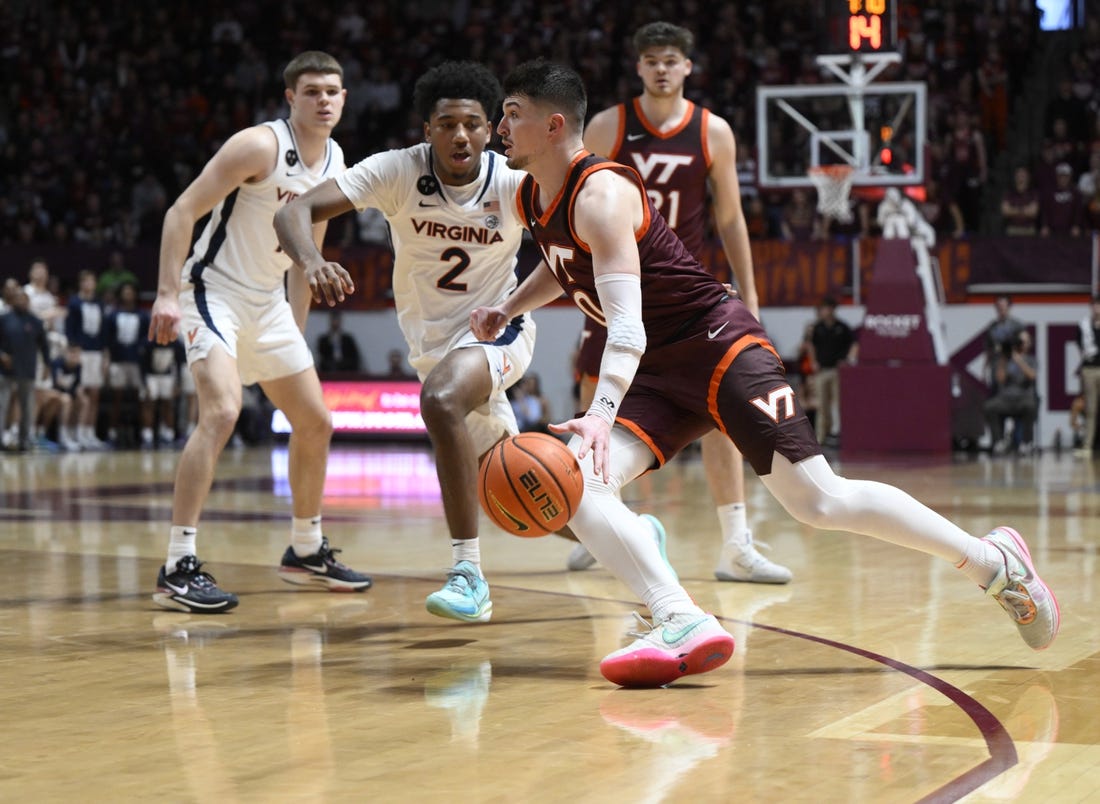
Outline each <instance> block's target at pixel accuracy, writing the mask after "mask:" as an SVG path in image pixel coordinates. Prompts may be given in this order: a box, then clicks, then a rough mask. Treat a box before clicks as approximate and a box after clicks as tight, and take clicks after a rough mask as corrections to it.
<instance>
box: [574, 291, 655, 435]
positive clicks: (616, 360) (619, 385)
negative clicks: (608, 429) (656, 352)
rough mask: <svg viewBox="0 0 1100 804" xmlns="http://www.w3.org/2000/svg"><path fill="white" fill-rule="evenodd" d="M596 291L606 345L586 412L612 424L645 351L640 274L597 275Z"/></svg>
mask: <svg viewBox="0 0 1100 804" xmlns="http://www.w3.org/2000/svg"><path fill="white" fill-rule="evenodd" d="M596 293H597V295H599V297H600V307H602V308H603V312H604V316H605V317H606V318H607V346H605V347H604V350H603V359H602V361H601V362H600V379H599V381H598V382H597V383H596V392H595V395H594V396H593V397H592V405H591V407H589V408H588V412H587V413H586V415H588V416H599V417H600V418H601V419H603V420H604V421H606V422H608V423H609V424H614V423H615V416H616V414H617V412H618V410H619V404H620V403H621V402H622V401H623V397H624V396H625V395H626V391H627V389H628V388H629V387H630V383H631V382H633V380H634V374H635V373H636V372H637V371H638V363H639V362H641V359H642V355H643V354H645V341H646V339H645V326H644V325H643V324H642V281H641V277H639V276H638V275H637V274H604V275H602V276H598V277H596Z"/></svg>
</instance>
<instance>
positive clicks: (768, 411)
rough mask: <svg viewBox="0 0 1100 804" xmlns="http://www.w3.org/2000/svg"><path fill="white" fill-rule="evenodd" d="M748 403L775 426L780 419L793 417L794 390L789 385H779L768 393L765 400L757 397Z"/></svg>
mask: <svg viewBox="0 0 1100 804" xmlns="http://www.w3.org/2000/svg"><path fill="white" fill-rule="evenodd" d="M749 401H750V402H751V403H752V404H754V405H755V406H756V407H757V408H759V409H760V410H761V411H762V412H763V413H764V415H766V416H767V417H768V418H769V419H771V420H772V421H773V422H775V423H776V424H779V420H780V418H783V419H791V418H793V417H794V390H792V389H791V386H789V385H781V386H780V387H779V388H776V389H775V390H774V391H768V398H767V399H764V397H762V396H758V397H756V398H755V399H750V400H749ZM780 409H782V415H780Z"/></svg>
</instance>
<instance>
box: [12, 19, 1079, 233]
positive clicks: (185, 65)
mask: <svg viewBox="0 0 1100 804" xmlns="http://www.w3.org/2000/svg"><path fill="white" fill-rule="evenodd" d="M821 5H822V4H818V3H813V2H809V0H779V2H773V3H769V4H763V3H754V2H749V3H736V4H734V3H730V4H721V5H720V6H719V7H718V8H717V9H715V8H714V7H712V6H708V5H707V4H702V3H686V4H685V3H672V2H658V3H652V4H623V3H609V4H603V5H602V6H601V5H598V4H591V3H582V2H560V3H554V2H549V3H548V2H537V3H536V2H535V1H534V0H511V2H507V3H505V2H500V1H499V0H467V2H461V3H428V2H423V3H404V4H401V3H373V4H358V3H351V2H347V3H343V4H315V3H312V4H311V3H306V2H304V1H303V0H286V1H285V2H282V3H280V4H278V5H277V6H273V7H271V8H275V9H276V10H275V11H274V13H273V12H272V11H271V8H269V7H268V6H266V5H265V4H262V3H256V2H249V1H248V0H238V1H237V2H233V3H228V4H225V3H212V2H209V0H196V2H193V3H191V4H189V5H188V8H187V14H177V13H175V11H174V10H173V9H171V8H169V7H168V6H158V5H157V4H144V3H122V2H117V0H116V2H107V3H89V4H83V3H71V2H41V3H10V4H4V5H3V6H2V7H0V31H2V33H0V37H3V40H2V42H0V64H3V67H4V74H5V75H9V76H18V77H19V80H15V81H9V82H7V83H6V84H5V87H4V89H3V92H4V94H5V97H4V99H3V102H2V103H0V242H9V243H10V242H21V243H40V242H51V243H65V242H73V241H75V242H81V243H89V244H94V245H111V246H116V247H120V248H126V247H129V246H131V245H133V244H135V243H156V242H157V240H158V239H159V234H160V224H161V221H162V217H163V213H164V210H165V208H166V206H167V204H168V203H169V202H170V201H171V200H172V199H173V198H175V196H176V195H177V194H178V193H179V192H180V191H181V190H182V188H183V187H185V186H186V185H187V184H188V183H189V182H190V180H191V179H192V178H193V177H194V175H195V172H196V170H198V169H199V167H200V166H201V165H203V164H204V163H205V162H206V160H207V159H208V158H209V157H210V155H211V154H212V152H213V151H214V150H216V149H217V148H218V147H219V146H220V145H221V143H222V142H223V141H224V140H225V139H226V138H227V137H228V136H229V135H230V134H232V133H233V132H234V131H236V130H238V129H240V128H242V127H244V126H247V125H249V124H252V123H254V122H259V121H263V120H268V119H272V118H275V117H278V116H280V115H281V114H285V111H286V110H285V108H284V107H283V104H282V100H281V98H282V85H281V70H282V67H283V65H284V64H285V62H286V60H287V59H288V58H289V57H290V56H291V55H293V54H295V53H296V52H298V51H300V50H303V49H308V48H315V49H323V50H326V51H329V52H331V53H333V54H334V55H335V56H336V57H337V58H339V60H340V61H341V62H342V63H343V65H344V67H345V69H346V75H345V84H346V86H347V88H348V103H347V108H346V111H345V115H344V120H343V122H342V123H341V125H340V127H339V128H338V129H337V137H338V138H339V140H340V142H341V143H342V145H343V147H344V150H345V152H346V154H347V156H348V159H349V162H354V161H356V160H358V159H360V158H362V157H363V156H366V155H367V154H369V153H373V152H375V151H377V150H379V149H383V148H389V147H401V146H404V145H407V144H410V143H412V142H416V141H419V140H420V139H422V133H421V127H420V121H419V120H417V119H416V115H415V113H413V111H412V110H411V104H410V94H411V88H412V85H413V82H414V81H415V79H416V77H417V76H418V75H419V74H420V73H421V72H422V71H423V70H424V69H426V68H427V67H429V66H431V65H432V64H433V63H436V62H438V61H441V60H443V59H448V58H468V59H475V60H480V61H483V62H485V63H487V64H489V65H490V66H491V67H492V68H493V70H494V71H495V72H497V73H498V74H501V75H503V74H504V73H505V72H507V70H508V69H509V68H510V67H511V66H513V65H514V64H515V63H517V62H518V61H520V60H523V59H526V58H529V57H531V56H536V55H541V56H545V57H548V58H552V59H558V60H564V61H567V62H569V63H571V64H573V65H574V66H576V67H577V68H578V69H579V71H580V73H581V74H582V76H583V77H584V79H585V81H586V83H587V86H588V88H589V92H590V103H589V107H590V108H591V109H599V108H603V107H605V106H607V105H609V104H611V103H613V102H617V101H619V100H621V99H623V98H626V97H629V96H630V95H631V94H633V93H634V92H635V91H636V84H637V81H636V78H635V71H634V63H633V62H634V54H633V53H632V51H631V47H630V34H631V33H632V32H633V31H634V30H635V29H636V28H637V27H638V26H639V25H641V24H643V23H645V22H648V21H651V20H653V19H659V18H667V19H672V20H675V21H676V22H677V23H679V24H682V25H685V26H687V27H689V28H691V29H693V30H694V31H695V33H696V35H697V39H698V41H697V52H696V54H695V60H694V61H695V70H694V73H693V75H692V77H691V79H690V81H689V82H688V88H687V94H688V96H689V97H690V98H691V99H693V100H696V101H698V102H700V103H702V104H704V105H706V106H708V107H710V108H712V109H713V110H714V111H716V112H717V113H718V114H720V115H722V116H723V117H725V118H726V119H727V120H729V121H730V123H731V125H732V126H733V128H734V131H735V134H736V136H737V140H738V143H739V152H740V158H741V160H742V163H743V165H744V167H745V168H746V174H748V175H751V170H752V162H753V154H754V152H755V142H754V139H755V120H754V116H755V102H754V98H755V90H756V88H757V86H759V85H763V84H789V83H805V82H820V81H822V80H825V79H824V77H823V76H822V74H821V72H820V71H819V70H818V68H817V67H816V66H815V65H814V64H813V60H812V58H811V56H812V54H814V53H816V52H821V51H823V50H825V49H827V48H826V45H825V43H824V42H823V41H822V39H823V34H822V32H823V31H825V30H826V29H827V24H826V23H825V21H824V20H823V19H822V18H821V14H822V13H823V12H822V10H821ZM1035 14H1036V12H1035V8H1034V3H1031V2H1025V1H1024V0H1001V1H1000V2H990V1H989V0H959V1H957V2H956V1H954V0H953V1H952V2H947V0H927V1H926V2H921V3H916V2H900V3H899V4H898V17H899V24H898V28H899V34H898V40H899V41H898V50H899V52H900V53H901V55H902V56H903V59H904V60H903V62H902V64H901V65H900V66H898V67H896V68H893V70H892V72H891V73H888V75H887V77H888V78H894V79H899V80H923V81H927V82H928V87H929V152H930V153H929V159H930V162H929V164H930V169H929V179H930V181H931V182H932V183H934V184H935V191H934V192H930V193H929V200H928V202H927V204H928V209H926V214H927V213H931V215H930V218H931V219H935V220H937V221H939V223H938V224H937V225H938V226H939V228H940V229H941V231H943V232H945V233H947V234H955V235H957V234H962V233H963V232H964V231H965V232H974V231H977V230H978V227H979V222H980V219H981V202H982V191H983V187H984V185H985V184H986V182H987V180H988V173H989V170H990V169H991V162H992V159H993V157H994V156H995V155H996V154H997V153H999V152H1000V151H1002V150H1003V149H1004V148H1005V147H1006V144H1007V139H1008V122H1009V117H1010V115H1011V114H1012V112H1013V108H1012V105H1013V103H1012V102H1013V99H1014V98H1016V97H1017V96H1018V95H1019V92H1020V90H1021V87H1022V86H1023V82H1024V78H1025V76H1026V71H1027V69H1028V66H1029V64H1030V55H1031V53H1032V52H1033V51H1034V49H1035V44H1036V38H1037V36H1038V26H1037V24H1036V20H1035ZM1063 74H1064V80H1062V81H1060V82H1059V91H1058V93H1057V94H1055V95H1054V97H1053V98H1052V100H1051V101H1050V102H1049V104H1048V108H1047V109H1046V118H1047V127H1048V147H1044V149H1043V151H1044V156H1043V157H1042V158H1039V157H1038V155H1036V163H1037V164H1036V165H1034V166H1032V165H1028V167H1029V168H1032V173H1033V175H1034V180H1033V184H1034V185H1035V188H1036V190H1037V191H1038V192H1039V193H1040V196H1041V197H1042V195H1043V194H1044V193H1048V192H1049V191H1050V190H1051V188H1052V186H1053V185H1052V183H1048V179H1053V177H1054V175H1055V174H1056V171H1057V168H1058V166H1059V165H1061V164H1063V163H1065V164H1068V165H1070V167H1071V169H1072V171H1073V175H1072V179H1073V182H1072V183H1073V184H1074V186H1076V187H1078V189H1079V191H1080V193H1081V195H1082V197H1083V196H1084V194H1085V193H1086V191H1091V195H1090V197H1089V199H1083V201H1082V204H1081V207H1082V211H1081V216H1082V217H1081V220H1080V224H1079V225H1080V226H1082V227H1085V226H1094V225H1095V223H1096V221H1095V218H1096V216H1097V215H1098V214H1100V211H1098V209H1097V206H1098V204H1097V201H1096V197H1095V196H1096V186H1097V181H1096V178H1097V175H1098V174H1097V166H1096V164H1094V160H1091V154H1093V153H1095V151H1096V150H1097V149H1098V148H1100V122H1098V120H1097V115H1096V110H1097V105H1098V101H1100V97H1098V95H1100V90H1098V89H1097V87H1100V21H1097V20H1090V24H1089V27H1088V29H1087V31H1086V32H1085V34H1084V36H1083V37H1082V44H1081V46H1080V47H1079V48H1078V49H1076V50H1074V51H1073V52H1072V53H1071V54H1069V56H1068V58H1067V59H1066V63H1065V65H1064V69H1063ZM1023 113H1028V114H1031V113H1033V111H1032V110H1030V109H1028V110H1023ZM1047 151H1049V152H1050V157H1051V158H1050V160H1048V159H1047V158H1046V156H1047V153H1046V152H1047ZM1048 168H1049V169H1048ZM1048 174H1050V175H1048ZM746 191H747V194H749V195H752V194H753V189H752V187H751V183H748V182H746ZM788 203H796V202H795V201H793V200H792V196H791V194H789V193H784V194H778V195H777V194H765V195H764V197H763V203H762V204H755V203H750V204H746V209H747V210H748V211H749V213H750V215H756V216H757V217H756V219H755V220H752V221H750V222H751V224H752V230H753V232H754V234H755V235H757V236H760V237H801V236H803V235H804V234H805V235H806V236H812V234H813V228H812V227H809V228H807V227H805V226H802V225H800V224H799V223H798V221H797V215H798V213H797V212H796V213H795V215H794V217H795V218H796V220H795V221H794V222H793V224H792V223H788V224H787V225H784V221H785V218H784V215H783V209H782V208H783V206H785V205H786V204H788ZM1089 210H1091V213H1090V212H1089ZM1088 214H1091V216H1092V217H1091V218H1088V217H1087V215H1088ZM960 217H961V223H962V226H961V227H960ZM865 218H866V216H865ZM1086 218H1087V219H1086ZM1043 226H1044V224H1043V223H1039V224H1038V226H1037V227H1036V228H1037V230H1041V229H1042V228H1043ZM1050 228H1052V229H1053V227H1050ZM819 234H823V233H819ZM339 236H340V237H342V238H343V239H344V240H345V242H352V241H355V240H357V239H358V237H359V235H358V232H357V229H356V227H354V226H352V225H346V224H345V225H344V226H343V231H342V232H340V233H339Z"/></svg>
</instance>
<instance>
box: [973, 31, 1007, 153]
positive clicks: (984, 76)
mask: <svg viewBox="0 0 1100 804" xmlns="http://www.w3.org/2000/svg"><path fill="white" fill-rule="evenodd" d="M978 88H979V93H978V98H979V104H980V107H981V119H982V130H983V131H984V132H985V133H986V134H987V135H988V136H989V138H990V140H991V141H992V144H993V152H994V153H998V152H1000V151H1002V150H1004V147H1005V136H1006V133H1007V130H1008V70H1007V69H1006V67H1005V63H1004V59H1003V58H1002V57H1001V48H1000V46H999V45H998V44H997V43H996V41H991V42H989V44H987V45H986V51H985V59H984V60H983V61H982V63H981V64H980V65H979V66H978Z"/></svg>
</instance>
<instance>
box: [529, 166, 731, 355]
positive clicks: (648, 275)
mask: <svg viewBox="0 0 1100 804" xmlns="http://www.w3.org/2000/svg"><path fill="white" fill-rule="evenodd" d="M597 170H613V171H615V172H616V173H618V174H620V175H622V176H625V177H627V178H628V179H630V180H631V181H633V182H634V183H635V184H636V185H637V187H638V191H639V193H641V194H642V197H643V198H645V199H646V203H645V215H644V219H643V221H642V225H641V228H640V229H638V231H637V232H635V237H636V239H637V242H638V255H639V257H640V260H641V281H642V321H643V323H644V324H645V330H646V338H647V340H648V341H649V343H650V344H652V345H657V344H665V343H669V342H671V341H674V340H676V339H677V338H678V337H680V336H682V335H683V333H684V331H685V329H686V328H687V327H689V326H690V325H691V324H692V323H693V322H694V321H696V320H698V319H699V318H701V317H702V316H703V314H704V313H705V312H706V311H707V310H709V309H711V308H712V307H715V306H716V305H718V304H720V303H721V302H723V301H724V300H725V299H726V298H727V296H728V294H727V293H726V289H725V287H723V285H722V284H721V283H720V282H719V281H718V280H717V279H715V278H714V277H713V276H711V275H710V274H709V273H708V272H707V271H706V269H704V268H703V266H702V265H700V264H699V261H698V260H696V259H695V258H694V257H693V256H692V255H691V254H690V253H688V250H687V249H686V248H684V244H683V243H681V242H680V240H679V238H677V237H676V235H675V234H673V232H672V230H671V229H670V228H669V226H668V224H667V223H665V219H664V218H662V217H661V216H660V215H659V214H658V213H657V211H656V209H655V208H654V204H653V201H652V200H651V199H650V198H649V197H648V195H647V194H646V189H645V187H644V185H643V184H642V180H641V178H640V177H639V176H638V174H637V173H636V172H635V171H634V170H633V169H632V168H630V167H627V166H624V165H620V164H619V163H617V162H613V161H611V160H609V159H604V158H603V157H600V156H596V155H594V154H592V153H589V152H588V151H582V152H581V153H580V154H579V155H578V156H577V157H576V159H574V160H573V164H572V165H571V166H570V169H569V175H568V176H567V177H566V180H565V184H564V185H563V186H562V189H561V192H559V193H558V196H557V198H555V199H554V202H553V203H552V204H551V205H550V207H549V208H548V209H546V210H543V209H541V207H540V205H539V201H538V186H537V185H536V184H535V180H534V179H533V178H532V177H531V176H528V177H527V178H526V179H524V181H523V183H522V184H521V185H520V188H519V193H518V198H517V200H518V203H519V206H520V212H521V214H522V216H523V220H524V221H525V223H526V225H527V228H528V229H529V230H530V231H531V234H532V235H533V236H534V238H535V242H536V243H538V245H539V248H540V249H541V250H542V254H543V257H544V258H545V259H546V263H547V265H549V266H550V269H551V270H552V271H553V272H554V275H555V276H556V277H557V280H558V282H559V283H560V284H561V286H562V288H563V289H564V290H565V292H566V293H567V294H568V295H569V296H570V297H571V298H572V299H573V301H574V303H576V305H577V306H578V307H579V308H581V311H582V312H583V313H584V314H585V315H587V316H588V317H589V318H592V319H593V320H595V321H597V322H598V323H600V324H603V325H604V326H606V325H607V320H606V318H605V317H604V314H603V310H602V309H601V308H600V303H599V296H598V295H597V293H596V283H595V279H594V276H593V269H592V252H591V250H590V249H589V248H588V245H587V244H586V243H584V242H582V241H581V240H580V239H579V238H578V237H577V236H576V233H575V230H574V228H573V206H574V204H575V202H576V197H577V193H578V191H579V190H580V188H581V185H582V184H583V183H584V181H585V179H586V178H588V176H590V175H591V174H592V173H593V172H595V171H597Z"/></svg>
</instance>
